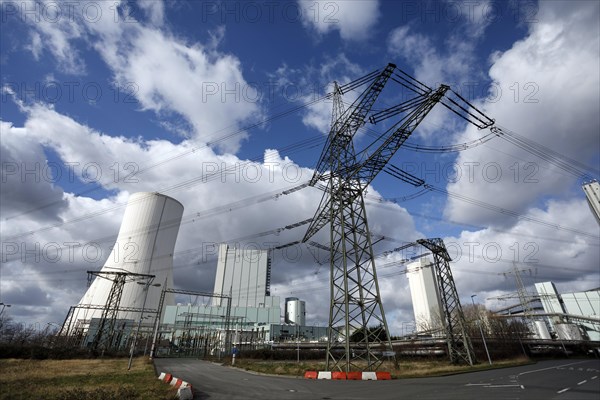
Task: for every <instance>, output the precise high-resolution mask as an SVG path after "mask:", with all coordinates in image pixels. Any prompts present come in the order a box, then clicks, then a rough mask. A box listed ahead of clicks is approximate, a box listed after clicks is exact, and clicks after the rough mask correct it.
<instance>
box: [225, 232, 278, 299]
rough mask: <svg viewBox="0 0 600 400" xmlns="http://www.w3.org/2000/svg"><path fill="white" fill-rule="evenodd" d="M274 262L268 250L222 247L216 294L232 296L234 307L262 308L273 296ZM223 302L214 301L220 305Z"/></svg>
mask: <svg viewBox="0 0 600 400" xmlns="http://www.w3.org/2000/svg"><path fill="white" fill-rule="evenodd" d="M270 281H271V260H270V258H269V252H268V251H267V250H256V249H241V248H236V247H233V246H230V245H228V244H221V246H219V259H218V261H217V274H216V276H215V287H214V293H216V294H220V295H225V296H228V295H231V297H232V304H231V305H232V307H259V306H261V304H262V305H265V304H266V301H265V297H267V296H269V295H270V294H271V293H270ZM221 302H222V299H215V304H218V305H221Z"/></svg>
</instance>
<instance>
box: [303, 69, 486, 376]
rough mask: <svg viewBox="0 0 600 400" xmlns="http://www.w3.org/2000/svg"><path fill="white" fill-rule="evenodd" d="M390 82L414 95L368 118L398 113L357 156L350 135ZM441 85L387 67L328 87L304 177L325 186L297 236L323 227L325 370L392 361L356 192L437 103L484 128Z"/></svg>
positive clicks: (467, 106)
mask: <svg viewBox="0 0 600 400" xmlns="http://www.w3.org/2000/svg"><path fill="white" fill-rule="evenodd" d="M390 79H391V80H393V81H394V82H396V83H398V84H400V85H402V86H403V87H405V88H407V89H409V90H410V91H411V92H412V93H413V94H414V97H412V98H411V99H409V100H407V101H404V102H402V103H400V104H398V105H396V106H393V107H390V108H388V109H385V110H383V111H379V112H377V113H375V114H373V115H371V116H370V118H368V120H369V122H371V123H373V124H375V123H377V122H379V121H383V120H384V119H387V118H391V117H395V116H398V115H399V116H400V118H399V120H398V121H397V122H396V123H394V124H393V125H392V126H391V127H390V128H389V129H388V130H387V131H386V132H385V133H383V134H382V135H381V136H380V137H379V138H378V139H377V140H376V141H375V142H373V143H371V145H369V146H367V148H366V149H364V150H363V151H361V152H360V153H358V154H357V153H356V151H355V148H354V143H353V138H354V135H355V134H356V132H357V131H358V129H359V128H361V127H362V126H363V125H364V124H365V123H366V121H367V114H368V113H369V112H370V111H371V108H372V106H373V104H374V103H375V101H376V100H377V98H378V97H379V95H380V93H381V92H382V90H383V88H384V86H385V85H386V83H387V82H388V80H390ZM365 84H368V87H367V88H366V89H365V90H364V91H363V92H362V94H360V95H359V96H358V97H357V99H356V100H355V101H354V102H353V103H352V105H351V106H350V107H349V108H348V109H346V110H344V108H343V105H342V101H341V96H342V95H343V94H344V92H348V91H350V90H354V89H356V88H358V87H360V86H362V85H365ZM449 90H450V88H449V87H448V86H446V85H440V87H439V88H438V89H436V90H432V89H430V88H429V87H427V86H426V85H424V84H423V83H421V82H419V81H418V80H416V79H414V78H412V77H411V76H410V75H408V74H406V73H405V72H403V71H401V70H399V69H397V68H396V66H395V65H394V64H388V65H387V66H386V67H385V68H384V69H383V70H379V71H374V72H372V73H370V74H368V75H366V76H364V77H362V78H360V79H358V80H356V81H353V82H351V83H349V84H347V85H344V86H338V85H337V84H335V86H334V93H333V95H332V96H333V116H332V125H331V130H330V132H329V136H328V138H327V142H326V143H325V147H324V149H323V152H322V153H321V156H320V158H319V162H318V163H317V167H316V169H315V173H314V175H313V177H312V179H311V181H310V185H311V186H315V185H316V184H317V183H318V182H319V181H321V180H325V181H327V189H326V190H325V193H324V194H323V197H322V199H321V202H320V204H319V207H318V209H317V212H316V214H315V216H314V218H313V220H312V222H311V224H310V225H309V227H308V230H307V232H306V234H305V236H304V238H303V242H306V241H308V240H309V239H310V238H311V237H312V236H313V235H315V234H316V233H317V232H318V231H320V230H321V228H323V227H324V226H325V225H327V224H329V226H330V231H329V236H330V246H331V249H330V298H331V304H330V314H329V338H328V343H327V366H326V368H327V370H332V369H337V370H340V371H342V370H345V371H346V372H348V371H351V370H361V371H372V370H376V369H378V368H379V366H380V365H381V364H382V363H383V360H384V357H385V356H391V357H392V358H393V360H394V361H396V360H395V356H394V355H393V354H394V353H393V349H392V344H391V340H390V334H389V329H388V326H387V322H386V319H385V314H384V310H383V305H382V301H381V295H380V291H379V284H378V282H377V273H376V269H375V257H374V254H373V243H372V241H371V234H370V231H369V225H368V222H367V213H366V209H365V202H364V198H363V193H364V191H365V190H366V188H367V186H368V185H369V184H370V183H371V182H372V181H373V179H375V177H376V176H377V174H378V173H379V172H380V171H381V170H382V169H383V168H384V167H385V166H386V164H387V162H388V161H389V160H390V159H391V158H392V156H393V155H394V154H395V153H396V151H397V150H398V149H399V148H400V146H402V144H403V143H404V142H405V141H406V139H408V137H409V136H410V135H411V134H412V132H413V131H414V130H415V129H416V127H417V126H418V125H419V124H420V123H421V122H422V121H423V119H424V118H425V117H426V116H427V114H428V113H429V112H430V111H431V110H432V109H433V107H434V106H435V105H436V104H437V103H438V102H440V101H441V102H442V104H444V106H445V107H447V108H449V109H450V110H451V111H453V112H454V113H456V114H458V115H460V116H461V117H463V118H465V119H466V120H467V121H469V122H471V123H473V124H475V125H477V126H480V127H481V128H483V127H488V126H491V125H492V123H493V121H492V120H490V119H489V118H487V117H485V115H483V114H481V113H480V112H478V111H476V110H474V108H473V107H472V106H471V105H470V104H469V103H468V102H466V100H464V99H463V98H462V97H460V96H459V95H458V94H456V96H458V97H455V99H452V98H448V99H444V100H445V101H442V100H443V97H444V95H445V94H446V93H447V92H448V91H449ZM460 102H462V104H460ZM471 111H473V112H471ZM473 119H474V120H473Z"/></svg>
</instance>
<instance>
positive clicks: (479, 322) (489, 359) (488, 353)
mask: <svg viewBox="0 0 600 400" xmlns="http://www.w3.org/2000/svg"><path fill="white" fill-rule="evenodd" d="M475 296H477V295H476V294H473V295H471V302H472V303H473V307H474V308H475V311H476V312H477V323H478V325H479V332H480V333H481V340H482V341H483V347H485V354H487V358H488V361H489V363H490V365H492V358H491V357H490V352H489V351H488V347H487V343H486V342H485V336H483V328H482V327H481V319H480V318H479V312H478V311H477V306H476V305H475V300H474V298H475Z"/></svg>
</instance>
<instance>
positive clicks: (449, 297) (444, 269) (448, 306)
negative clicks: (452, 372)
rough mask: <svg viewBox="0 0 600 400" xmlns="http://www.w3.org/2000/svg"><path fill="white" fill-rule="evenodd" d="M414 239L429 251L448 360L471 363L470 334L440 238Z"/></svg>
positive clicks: (471, 347) (472, 353)
mask: <svg viewBox="0 0 600 400" xmlns="http://www.w3.org/2000/svg"><path fill="white" fill-rule="evenodd" d="M417 243H419V244H420V245H422V246H423V247H425V248H427V249H428V250H429V251H431V253H432V254H433V260H434V274H435V281H436V285H437V289H438V292H439V295H440V300H441V303H442V318H443V319H444V321H443V323H444V328H445V331H446V332H445V333H446V343H447V345H448V354H449V356H450V362H452V363H453V364H458V363H460V362H466V363H468V364H470V365H473V364H475V363H477V360H476V359H475V353H474V351H473V345H472V344H471V338H470V337H469V334H468V333H467V330H466V329H465V328H466V323H465V316H464V314H463V310H462V306H461V305H460V299H459V298H458V292H457V291H456V285H455V284H454V278H453V277H452V271H451V270H450V261H452V259H451V258H450V255H449V254H448V251H447V250H446V246H445V245H444V241H443V240H442V239H439V238H434V239H419V240H417Z"/></svg>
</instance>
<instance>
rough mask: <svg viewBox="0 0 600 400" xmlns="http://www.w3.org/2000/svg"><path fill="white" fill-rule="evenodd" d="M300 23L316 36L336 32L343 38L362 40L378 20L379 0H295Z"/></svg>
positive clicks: (368, 34) (367, 35)
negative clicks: (298, 10)
mask: <svg viewBox="0 0 600 400" xmlns="http://www.w3.org/2000/svg"><path fill="white" fill-rule="evenodd" d="M298 5H299V6H300V10H301V17H302V23H303V24H304V26H306V27H308V28H310V29H313V30H314V31H316V32H317V33H318V34H319V35H324V34H326V33H329V32H331V31H335V30H337V31H339V32H340V36H341V37H342V39H344V40H350V41H363V40H365V39H367V38H368V37H369V36H370V30H372V29H374V26H375V24H376V23H377V20H378V19H379V15H380V14H379V1H378V0H341V1H327V0H316V1H315V0H298Z"/></svg>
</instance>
